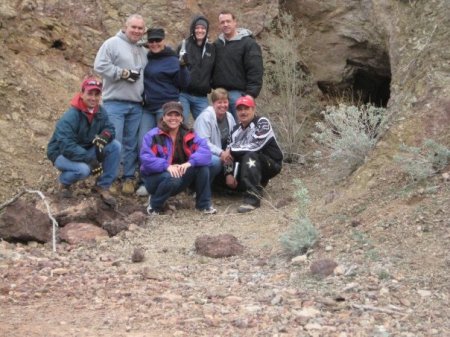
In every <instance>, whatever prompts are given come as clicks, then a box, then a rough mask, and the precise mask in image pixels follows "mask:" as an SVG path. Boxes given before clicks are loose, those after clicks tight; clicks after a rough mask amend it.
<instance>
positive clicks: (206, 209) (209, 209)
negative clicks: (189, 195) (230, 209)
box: [199, 206, 217, 215]
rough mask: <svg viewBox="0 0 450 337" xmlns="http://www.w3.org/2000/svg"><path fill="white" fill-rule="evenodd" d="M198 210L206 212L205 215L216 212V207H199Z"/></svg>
mask: <svg viewBox="0 0 450 337" xmlns="http://www.w3.org/2000/svg"><path fill="white" fill-rule="evenodd" d="M199 211H200V212H202V214H206V215H209V214H216V213H217V209H215V208H214V207H212V206H209V207H208V208H205V209H201V210H199Z"/></svg>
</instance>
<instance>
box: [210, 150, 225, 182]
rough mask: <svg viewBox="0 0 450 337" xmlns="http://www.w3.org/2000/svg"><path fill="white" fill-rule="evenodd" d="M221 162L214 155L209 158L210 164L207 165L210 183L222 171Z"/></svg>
mask: <svg viewBox="0 0 450 337" xmlns="http://www.w3.org/2000/svg"><path fill="white" fill-rule="evenodd" d="M222 167H223V164H222V161H221V160H220V157H218V156H216V155H214V154H213V155H212V156H211V164H209V179H210V182H211V183H212V182H213V180H214V178H215V177H216V176H217V175H218V174H219V173H220V172H221V171H222Z"/></svg>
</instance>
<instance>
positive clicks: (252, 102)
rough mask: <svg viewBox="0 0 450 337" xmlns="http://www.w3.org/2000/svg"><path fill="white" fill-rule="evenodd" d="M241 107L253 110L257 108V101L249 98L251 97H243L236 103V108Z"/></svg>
mask: <svg viewBox="0 0 450 337" xmlns="http://www.w3.org/2000/svg"><path fill="white" fill-rule="evenodd" d="M239 105H245V106H248V107H250V108H253V107H254V106H255V100H254V99H253V97H252V96H249V95H246V96H242V97H239V98H238V100H237V101H236V108H237V107H238V106H239Z"/></svg>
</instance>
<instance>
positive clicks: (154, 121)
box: [138, 108, 163, 151]
mask: <svg viewBox="0 0 450 337" xmlns="http://www.w3.org/2000/svg"><path fill="white" fill-rule="evenodd" d="M162 115H163V111H162V108H160V109H158V110H156V111H150V110H148V109H145V108H144V110H143V111H142V118H141V124H140V125H139V133H138V148H139V151H141V146H142V142H143V139H144V136H145V134H146V133H147V132H149V131H150V130H151V129H153V128H154V127H156V126H157V125H158V122H159V120H160V119H161V117H162Z"/></svg>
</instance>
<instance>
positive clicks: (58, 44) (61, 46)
mask: <svg viewBox="0 0 450 337" xmlns="http://www.w3.org/2000/svg"><path fill="white" fill-rule="evenodd" d="M51 48H55V49H59V50H65V49H66V44H65V43H64V41H63V40H60V39H58V40H55V41H53V43H52V46H51Z"/></svg>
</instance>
